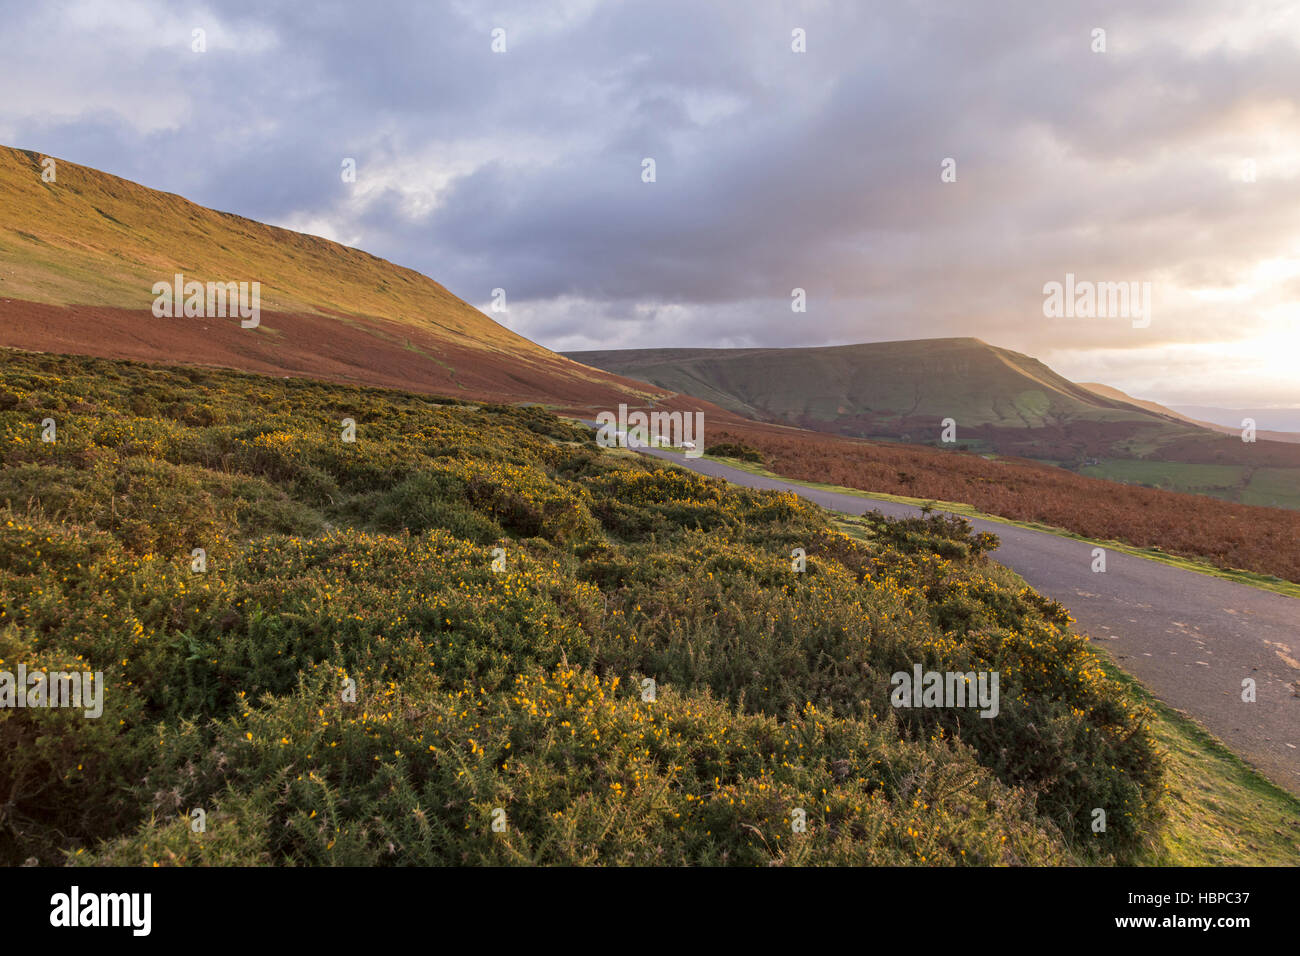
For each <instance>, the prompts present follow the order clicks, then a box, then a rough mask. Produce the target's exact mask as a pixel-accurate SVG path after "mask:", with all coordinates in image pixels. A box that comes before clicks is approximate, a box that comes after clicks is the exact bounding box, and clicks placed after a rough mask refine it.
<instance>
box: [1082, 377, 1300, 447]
mask: <svg viewBox="0 0 1300 956" xmlns="http://www.w3.org/2000/svg"><path fill="white" fill-rule="evenodd" d="M1079 384H1080V385H1082V386H1083V387H1084V388H1086V389H1088V390H1089V391H1091V392H1096V393H1097V394H1098V395H1102V396H1104V397H1106V398H1113V399H1117V400H1119V401H1121V402H1128V403H1129V404H1130V405H1136V406H1137V407H1138V408H1145V409H1146V410H1147V411H1149V412H1155V413H1156V414H1158V415H1167V416H1170V417H1172V418H1177V419H1180V420H1181V421H1185V422H1189V423H1190V424H1192V425H1199V426H1200V427H1201V428H1208V429H1209V430H1210V431H1214V432H1218V433H1219V434H1221V435H1234V436H1239V435H1240V434H1241V421H1242V419H1244V418H1247V417H1251V418H1254V419H1255V422H1256V426H1258V425H1259V424H1260V422H1262V421H1268V420H1270V419H1269V418H1268V417H1267V416H1268V415H1269V414H1270V413H1272V415H1273V416H1274V417H1273V418H1272V419H1271V420H1274V421H1288V422H1289V421H1295V422H1296V423H1297V424H1300V412H1291V413H1290V415H1294V416H1296V417H1295V418H1294V419H1293V418H1291V417H1288V410H1287V409H1255V410H1252V409H1244V408H1243V409H1231V408H1211V407H1208V406H1180V407H1182V408H1183V411H1182V412H1180V411H1177V410H1176V409H1173V408H1169V407H1167V406H1165V405H1160V404H1158V403H1156V402H1148V401H1144V400H1143V399H1140V398H1134V397H1133V396H1131V395H1126V394H1124V393H1123V392H1121V391H1120V390H1119V389H1118V388H1112V387H1111V386H1109V385H1101V384H1099V383H1097V382H1080V383H1079ZM1184 412H1186V413H1187V414H1184ZM1196 412H1202V413H1209V414H1208V415H1207V418H1208V417H1209V415H1212V416H1213V419H1212V420H1203V419H1197V418H1192V417H1191V415H1192V414H1193V413H1196ZM1252 412H1253V414H1252ZM1214 419H1217V420H1214ZM1233 423H1235V424H1233ZM1255 437H1256V438H1259V439H1263V440H1268V441H1285V442H1293V443H1300V432H1293V431H1272V430H1269V429H1262V428H1258V427H1256V431H1255Z"/></svg>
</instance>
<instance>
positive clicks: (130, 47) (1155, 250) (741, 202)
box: [0, 0, 1300, 399]
mask: <svg viewBox="0 0 1300 956" xmlns="http://www.w3.org/2000/svg"><path fill="white" fill-rule="evenodd" d="M110 9H111V10H112V11H114V12H113V14H112V15H109V14H108V13H107V12H106V11H108V10H110ZM1289 10H1290V7H1289V6H1288V5H1285V4H1276V5H1269V4H1254V3H1250V4H1247V3H1245V2H1242V3H1224V2H1222V0H1177V2H1174V0H1170V2H1144V3H1141V4H1136V5H1135V4H1133V3H1128V2H1113V3H1091V4H1081V5H1071V8H1070V9H1068V10H1058V9H1055V8H1054V6H1053V5H1051V4H1043V3H1040V2H1005V3H982V4H974V3H973V4H960V5H954V4H951V3H941V2H938V0H935V2H916V3H899V4H883V5H871V6H867V5H864V4H856V3H848V2H845V3H804V4H800V3H782V2H744V3H741V2H735V3H730V2H728V3H701V2H699V0H691V2H685V0H683V2H671V0H669V2H654V3H649V2H645V3H641V2H628V3H585V2H571V3H567V4H565V3H561V4H554V5H550V6H548V7H547V8H546V9H545V10H543V9H541V5H537V4H528V3H517V4H502V5H497V6H494V7H492V8H487V7H483V6H481V5H479V4H473V3H469V2H463V3H447V4H444V3H437V4H417V3H411V4H396V3H383V2H377V3H368V4H364V5H359V4H355V3H315V4H311V5H270V4H265V3H262V2H239V0H230V2H220V3H212V4H207V5H202V4H196V5H190V6H186V5H183V4H182V5H179V6H178V5H174V4H162V3H152V2H142V0H137V2H129V0H124V3H121V4H113V5H112V6H111V7H110V6H109V5H101V4H96V3H62V4H51V5H26V4H21V5H20V4H12V3H4V4H0V19H2V20H3V22H5V23H6V24H7V29H6V33H5V37H4V40H3V43H4V47H5V53H6V54H7V56H6V58H5V62H6V63H7V64H8V65H7V66H3V65H0V79H2V80H3V81H4V82H5V85H6V87H7V88H11V89H20V92H19V93H18V94H17V95H16V96H14V97H11V98H10V99H9V101H8V103H7V104H5V105H3V106H0V134H2V137H0V138H4V139H6V140H7V141H9V142H11V143H12V144H13V145H20V146H27V147H31V148H37V149H40V150H41V151H43V152H46V153H50V154H54V155H61V156H64V157H65V158H68V159H71V160H75V161H78V162H83V163H86V164H88V165H92V166H96V167H99V168H103V169H106V170H108V171H110V172H114V173H118V174H120V175H125V176H128V177H129V178H133V179H137V180H139V181H141V182H144V183H146V184H147V185H150V186H155V187H157V188H162V189H168V190H171V191H177V192H181V193H183V194H185V195H187V196H189V197H190V198H193V199H195V200H196V201H198V202H202V203H204V204H206V205H211V206H214V207H217V208H220V209H225V210H229V211H233V212H238V213H240V214H243V215H247V216H251V217H253V218H258V219H265V220H268V221H272V222H277V223H281V224H285V225H289V226H291V227H294V228H302V229H305V230H307V231H316V232H320V233H322V234H327V235H330V236H331V237H333V238H338V239H340V240H343V241H348V242H350V243H353V244H356V245H359V246H361V247H363V248H366V249H367V250H369V251H371V252H374V253H376V254H377V255H382V256H385V257H386V258H390V259H393V260H394V261H396V262H399V263H401V264H404V265H409V266H412V267H414V268H417V269H420V270H421V271H423V272H426V273H427V274H429V275H431V276H432V277H434V278H435V279H437V280H438V281H440V282H442V283H443V284H445V285H447V286H448V287H449V288H450V289H451V290H452V291H454V292H456V293H457V294H459V295H461V296H463V297H464V298H466V299H469V300H470V301H472V302H476V303H480V304H481V303H485V302H486V301H487V300H488V299H489V296H490V294H491V290H492V289H494V288H498V287H500V288H504V289H506V291H507V295H508V297H509V301H510V307H511V311H510V312H509V313H508V314H507V316H506V317H505V320H506V321H507V323H508V324H510V325H512V327H514V328H516V329H518V330H520V331H522V332H524V333H525V334H527V335H530V336H531V337H533V338H535V339H538V340H540V341H542V342H544V343H545V344H548V345H551V346H553V347H569V348H577V347H601V346H605V347H609V346H619V345H625V346H633V345H635V346H654V345H700V346H706V345H739V344H763V345H798V344H809V345H812V344H833V343H841V342H854V341H870V340H873V339H885V338H907V337H922V336H937V335H977V336H979V337H981V338H984V339H985V340H987V341H991V342H995V343H997V344H1002V345H1006V346H1009V347H1012V348H1018V349H1021V350H1024V351H1030V352H1034V353H1036V354H1043V355H1045V356H1046V357H1049V358H1050V357H1051V356H1052V355H1060V356H1061V357H1062V361H1066V362H1067V363H1070V362H1073V363H1074V365H1073V366H1072V368H1071V370H1072V371H1075V373H1076V374H1078V375H1080V376H1081V377H1088V373H1089V372H1090V371H1093V370H1098V371H1100V370H1102V369H1105V370H1107V371H1115V370H1119V373H1120V374H1121V375H1122V376H1124V377H1125V378H1126V379H1127V380H1128V381H1139V380H1141V379H1140V376H1138V375H1137V373H1136V372H1134V371H1133V370H1134V369H1137V368H1139V367H1140V365H1141V362H1140V361H1138V362H1135V361H1130V360H1128V359H1125V358H1124V357H1123V353H1125V352H1128V353H1134V354H1135V355H1136V354H1139V353H1140V354H1142V355H1145V356H1146V358H1145V359H1144V361H1146V362H1148V363H1150V362H1152V361H1159V358H1158V356H1160V355H1164V354H1167V352H1162V351H1161V350H1162V349H1168V348H1171V347H1174V346H1185V345H1189V344H1192V345H1195V344H1197V343H1205V344H1206V345H1207V347H1208V344H1209V343H1213V342H1216V341H1223V340H1236V339H1242V338H1248V337H1250V336H1252V335H1255V336H1258V335H1262V334H1268V330H1269V326H1268V322H1269V321H1275V319H1274V320H1268V319H1266V318H1265V317H1264V313H1263V309H1264V308H1265V307H1266V306H1270V307H1271V306H1274V305H1277V304H1278V302H1284V301H1285V299H1279V294H1278V292H1277V290H1276V289H1267V288H1266V289H1262V290H1256V294H1255V295H1254V297H1253V298H1252V299H1251V300H1250V301H1248V302H1247V303H1245V304H1244V305H1243V304H1240V303H1239V304H1238V305H1237V306H1234V309H1233V311H1232V312H1231V314H1230V315H1229V313H1227V312H1225V309H1224V307H1223V306H1222V305H1221V304H1218V303H1217V302H1216V301H1215V300H1211V301H1208V302H1207V301H1204V300H1198V299H1196V298H1195V296H1191V295H1189V294H1188V292H1189V291H1194V290H1195V289H1197V288H1204V287H1213V286H1234V285H1249V284H1250V283H1251V281H1252V280H1251V276H1252V274H1253V271H1254V269H1255V267H1256V265H1257V264H1258V263H1259V262H1261V261H1264V260H1269V259H1279V258H1280V259H1298V260H1300V227H1297V223H1300V216H1297V213H1300V191H1298V190H1297V189H1296V188H1295V187H1296V184H1297V181H1298V177H1300V169H1298V167H1297V161H1298V160H1300V140H1298V139H1297V136H1296V130H1297V128H1300V127H1297V124H1296V121H1297V119H1300V57H1297V27H1300V22H1298V21H1297V18H1296V16H1295V15H1294V11H1291V12H1290V13H1288V11H1289ZM1270 21H1273V22H1270ZM194 27H204V28H205V29H207V30H208V43H209V49H208V52H207V53H205V54H202V55H198V54H194V53H193V52H192V51H191V50H190V30H191V29H192V28H194ZM494 27H503V28H505V30H506V42H507V47H508V50H507V52H506V53H504V54H494V53H492V52H491V50H490V43H491V36H490V33H491V31H492V29H493V28H494ZM795 27H802V28H804V29H805V30H806V31H807V37H808V40H807V44H808V52H807V53H804V54H795V53H792V52H791V49H790V32H791V30H792V29H793V28H795ZM1094 27H1102V28H1105V29H1106V31H1107V46H1108V49H1107V52H1105V53H1102V54H1098V53H1094V52H1092V50H1091V49H1090V43H1091V31H1092V29H1093V28H1094ZM15 83H21V84H22V85H21V87H16V86H15ZM344 157H353V158H355V159H356V161H357V164H358V181H357V183H356V184H352V185H348V184H344V183H342V182H341V181H340V178H339V166H340V163H341V161H342V159H343V158H344ZM644 157H653V158H654V159H655V161H656V163H657V177H658V181H657V182H655V183H653V184H646V183H643V182H642V181H641V178H640V173H641V161H642V159H643V158H644ZM945 157H953V158H955V159H956V161H957V172H958V178H957V182H955V183H951V184H945V183H941V182H940V178H939V173H940V163H941V161H942V160H943V159H944V158H945ZM1247 158H1253V159H1254V160H1255V162H1256V164H1257V167H1258V176H1257V179H1256V181H1255V182H1252V183H1246V182H1243V181H1242V177H1241V176H1239V175H1237V170H1238V167H1239V166H1240V164H1241V163H1243V162H1244V161H1245V160H1246V159H1247ZM1067 271H1070V272H1074V273H1076V274H1077V275H1079V276H1080V277H1081V278H1090V279H1094V280H1101V281H1122V280H1146V281H1151V282H1152V283H1153V287H1154V289H1155V297H1156V300H1157V304H1158V310H1159V311H1157V313H1156V316H1155V319H1154V321H1153V322H1152V324H1151V327H1150V328H1148V329H1141V330H1139V329H1133V328H1132V327H1131V326H1130V325H1129V324H1128V323H1126V322H1123V321H1111V320H1106V321H1096V322H1091V323H1088V322H1075V323H1063V322H1054V321H1052V320H1048V319H1045V318H1044V317H1043V313H1042V301H1043V295H1042V286H1043V283H1044V282H1047V281H1053V280H1060V279H1061V278H1062V277H1063V276H1064V274H1065V273H1066V272H1067ZM1286 281H1292V280H1289V279H1288V280H1286ZM794 287H802V288H804V289H806V290H807V292H808V297H809V303H810V305H809V312H808V313H807V314H805V315H792V313H791V311H790V307H789V303H790V293H791V289H792V288H794ZM1279 287H1280V288H1281V287H1285V283H1282V284H1281V285H1280V286H1279ZM1293 341H1294V340H1293ZM1098 350H1108V351H1107V356H1106V357H1105V358H1104V360H1103V359H1102V358H1098V359H1097V360H1096V361H1095V362H1093V363H1092V364H1091V365H1089V361H1088V360H1087V359H1086V358H1085V356H1087V355H1088V354H1090V353H1092V354H1097V355H1100V352H1099V351H1098ZM1071 356H1073V357H1071ZM1233 374H1238V372H1237V371H1235V370H1234V371H1233ZM1147 380H1148V381H1154V379H1147ZM1116 384H1123V383H1122V382H1117V383H1116ZM1224 387H1225V388H1228V387H1229V385H1225V386H1224ZM1292 397H1293V399H1300V396H1292Z"/></svg>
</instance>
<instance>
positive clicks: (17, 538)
mask: <svg viewBox="0 0 1300 956" xmlns="http://www.w3.org/2000/svg"><path fill="white" fill-rule="evenodd" d="M0 406H3V410H0V448H3V454H4V462H3V470H2V471H0V482H2V484H3V488H2V490H0V502H3V503H4V506H5V510H4V512H3V513H0V662H3V663H0V668H7V669H10V670H12V668H13V666H14V665H15V664H16V663H25V664H26V665H27V666H28V667H32V668H34V667H45V668H48V669H50V670H65V671H68V670H80V669H85V670H88V671H98V672H102V674H103V677H102V679H101V680H102V684H101V686H102V687H103V704H104V710H103V715H102V717H101V718H99V719H87V718H85V717H83V716H82V715H81V714H80V712H72V711H69V710H66V709H60V708H53V709H40V708H36V709H30V708H29V709H14V708H5V709H3V710H0V741H3V746H2V747H0V781H4V787H5V792H4V793H3V794H0V797H3V800H2V801H0V807H2V808H3V810H2V811H0V812H2V813H3V816H0V858H2V859H3V860H4V861H5V862H8V863H17V862H22V861H23V860H27V859H35V860H37V861H40V862H44V863H55V862H59V861H60V860H61V859H65V858H67V859H70V860H72V861H75V862H79V863H104V864H108V863H124V864H143V865H148V864H153V863H161V864H168V863H184V864H194V863H253V864H262V863H271V864H290V863H297V864H326V863H339V864H380V863H468V862H493V863H524V862H528V863H592V862H603V863H699V864H707V863H714V864H717V863H732V864H771V863H778V864H796V863H917V864H939V863H942V864H951V863H956V864H962V863H964V864H990V863H1039V864H1051V863H1066V862H1107V861H1138V860H1141V859H1142V858H1143V854H1145V853H1148V852H1150V847H1151V846H1152V845H1153V843H1154V842H1155V841H1158V839H1159V834H1160V833H1161V832H1162V830H1161V828H1162V826H1163V824H1162V814H1161V805H1162V799H1163V794H1164V787H1163V784H1162V779H1163V770H1162V760H1161V758H1160V756H1159V755H1158V753H1157V749H1156V745H1155V742H1154V740H1153V738H1152V737H1151V735H1150V733H1149V730H1148V722H1149V719H1150V718H1149V713H1148V711H1147V709H1146V708H1145V707H1144V706H1143V705H1142V704H1140V703H1139V702H1138V701H1137V699H1136V696H1135V695H1134V694H1133V693H1132V692H1131V691H1129V690H1128V689H1126V688H1124V687H1123V686H1122V685H1121V684H1120V682H1118V681H1117V680H1115V679H1113V678H1111V677H1109V676H1108V675H1107V674H1106V672H1105V670H1104V669H1103V667H1102V665H1101V662H1100V661H1099V660H1098V658H1096V657H1095V656H1094V654H1093V653H1092V651H1091V650H1090V649H1089V647H1088V645H1087V643H1086V641H1085V640H1084V639H1083V638H1081V637H1078V636H1075V635H1074V634H1072V633H1071V632H1070V630H1069V628H1068V618H1067V616H1066V612H1065V611H1064V609H1062V608H1060V607H1059V606H1058V605H1055V604H1053V603H1052V602H1050V601H1048V600H1046V599H1044V598H1042V597H1040V596H1039V595H1037V594H1035V593H1034V592H1032V591H1031V590H1029V589H1028V588H1025V587H1024V586H1023V584H1021V583H1020V582H1018V581H1017V580H1016V579H1014V578H1013V577H1012V576H1011V575H1010V574H1009V573H1008V572H1006V571H1005V570H1004V569H1002V568H1000V567H998V566H997V565H994V564H991V563H990V562H988V561H987V560H986V559H985V558H984V557H983V556H982V555H983V553H984V552H985V551H986V550H987V548H988V547H990V546H991V544H992V543H993V542H992V540H991V537H990V536H979V535H975V536H972V535H971V534H970V533H969V531H968V529H967V528H965V527H964V524H963V523H962V522H961V521H960V520H958V521H951V522H950V521H947V520H941V519H938V518H935V519H931V520H928V521H923V520H919V519H918V520H915V521H910V522H887V521H884V520H883V519H879V520H868V521H867V522H865V523H864V524H863V525H861V526H860V528H859V534H858V537H853V536H849V535H846V534H844V533H843V532H842V531H841V530H839V529H838V527H837V526H836V525H835V524H834V523H833V522H832V521H831V520H830V518H829V517H828V516H827V515H826V514H825V513H824V512H821V511H820V510H818V509H816V508H814V507H812V506H809V505H806V504H804V503H801V502H800V501H799V499H797V498H796V497H794V496H793V495H782V494H771V493H755V492H749V491H746V490H741V489H732V488H730V487H728V486H727V485H725V484H724V483H722V482H718V481H715V480H711V479H706V478H703V477H701V476H696V475H692V474H689V473H687V472H684V471H682V470H681V469H677V468H674V467H671V466H661V465H658V464H650V463H645V462H641V461H637V460H631V459H630V457H629V456H619V455H611V454H608V453H605V452H604V451H603V450H601V449H598V448H596V447H594V445H593V442H592V438H591V433H590V432H588V431H585V430H581V429H575V428H573V427H571V426H569V425H566V424H563V423H561V422H560V421H559V420H557V419H555V418H554V417H552V416H550V415H548V414H547V413H545V412H543V411H541V410H539V409H536V408H531V409H520V408H514V407H507V406H483V407H476V406H472V405H464V404H459V403H455V402H446V401H443V402H439V401H436V400H433V399H430V398H428V397H427V396H418V395H411V394H405V393H396V392H383V391H380V390H377V389H359V388H351V387H344V386H337V385H324V384H316V383H310V382H304V381H295V380H279V379H266V378H259V377H256V376H251V375H246V374H241V373H233V372H215V371H206V370H195V369H157V368H150V367H147V366H141V365H134V364H131V363H122V362H113V361H105V360H87V359H81V358H64V357H55V356H44V355H41V356H37V355H26V354H21V353H11V354H8V355H6V356H5V366H4V377H3V391H0ZM46 418H51V419H53V420H54V421H55V423H56V426H57V437H56V439H55V440H54V441H53V442H46V441H42V439H41V432H42V428H43V425H42V423H43V421H44V420H45V419H46ZM348 418H350V419H352V420H353V421H354V422H355V423H356V441H355V442H346V441H343V432H342V428H341V423H342V421H343V420H344V419H348ZM796 547H802V548H804V549H805V550H806V554H807V567H806V570H804V571H803V572H797V571H796V570H795V569H794V565H793V562H792V551H793V549H794V548H796ZM197 548H202V549H203V551H204V554H203V556H202V557H203V565H204V566H203V568H202V569H198V570H196V564H195V562H196V561H197V560H198V556H197V554H196V551H195V549H197ZM498 548H499V549H501V550H494V549H498ZM494 568H495V569H494ZM915 663H920V664H923V665H924V666H925V667H926V668H927V669H938V670H958V671H962V672H967V671H977V672H978V671H993V670H996V671H998V672H999V673H1000V675H1001V705H1000V713H999V715H998V716H997V717H996V718H995V719H991V720H989V719H982V718H979V717H978V716H976V712H975V711H974V710H971V709H961V708H955V709H954V708H916V709H912V708H895V707H892V706H891V705H890V682H889V676H890V675H891V674H892V673H894V672H896V671H900V670H907V669H910V668H911V667H912V665H913V664H915ZM650 681H653V682H654V683H653V684H651V683H649V682H650ZM648 689H650V690H649V691H648ZM650 691H652V692H650ZM1095 808H1106V809H1107V814H1108V820H1109V825H1108V828H1107V829H1106V830H1105V832H1104V833H1094V832H1093V831H1092V829H1091V825H1090V824H1091V821H1092V819H1093V811H1094V809H1095ZM195 811H202V813H201V819H202V821H203V828H202V830H201V831H199V830H198V829H196V827H197V823H196V821H198V820H199V819H200V815H196V814H195ZM796 821H806V831H803V832H801V831H800V830H798V829H797V828H796ZM498 825H499V826H498Z"/></svg>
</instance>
